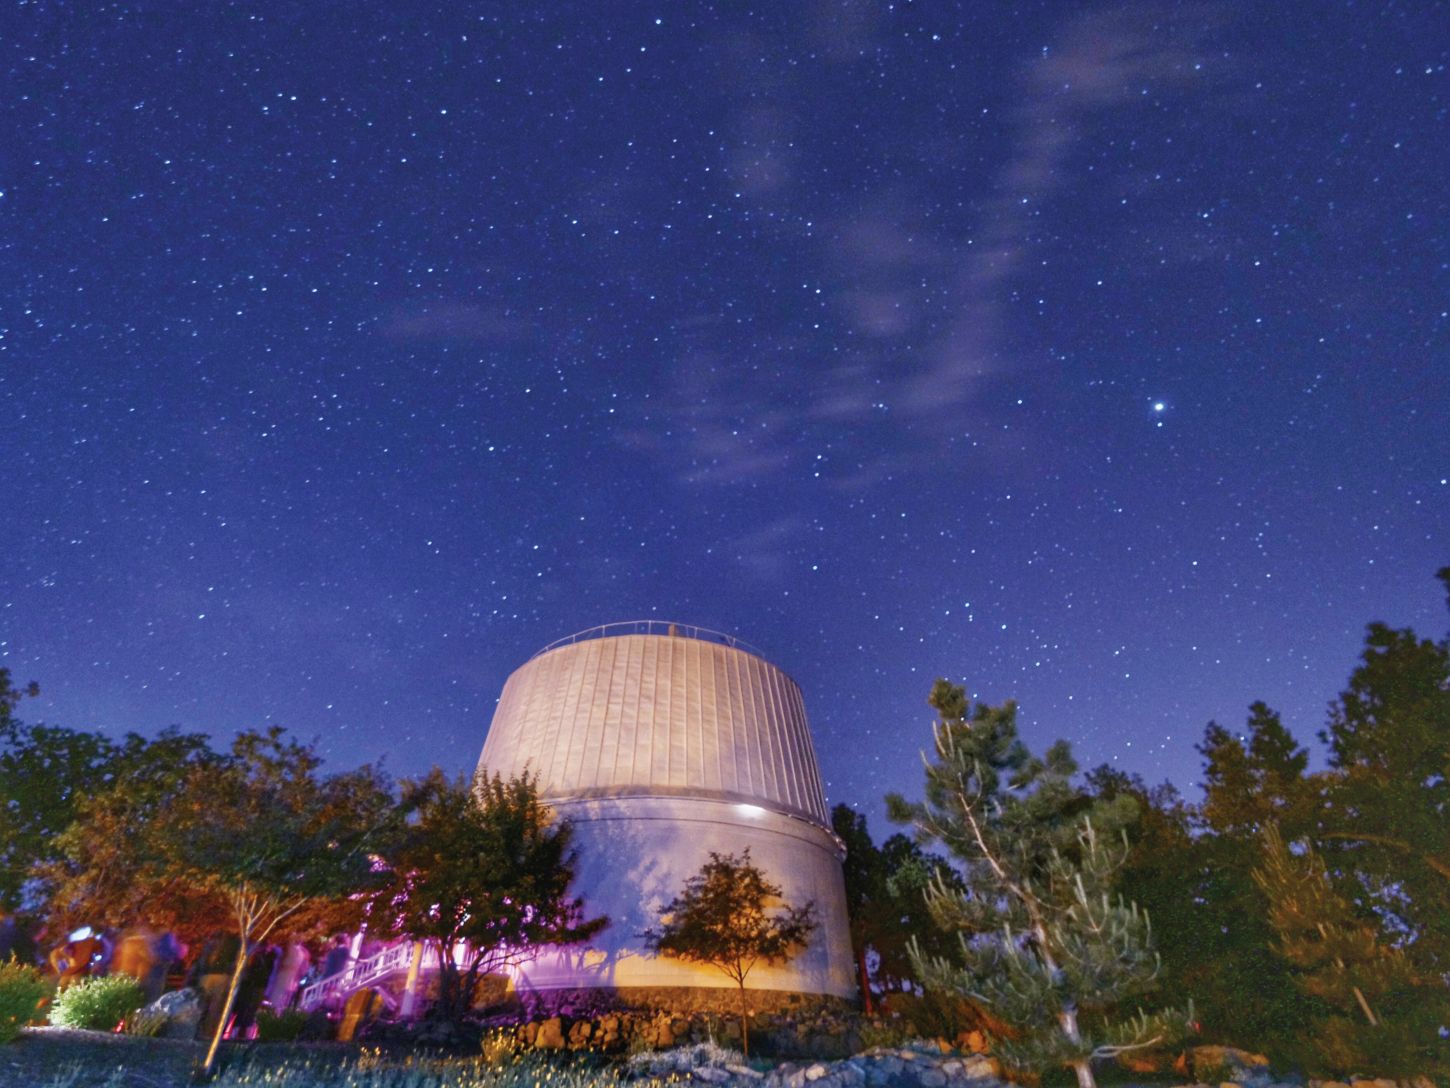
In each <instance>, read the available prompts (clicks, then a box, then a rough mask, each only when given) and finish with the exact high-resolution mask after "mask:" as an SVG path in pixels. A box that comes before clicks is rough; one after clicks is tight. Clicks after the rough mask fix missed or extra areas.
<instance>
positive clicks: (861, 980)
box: [856, 944, 876, 1016]
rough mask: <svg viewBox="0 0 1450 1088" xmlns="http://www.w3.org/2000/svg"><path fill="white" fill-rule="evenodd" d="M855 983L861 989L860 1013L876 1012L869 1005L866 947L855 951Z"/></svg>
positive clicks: (869, 987)
mask: <svg viewBox="0 0 1450 1088" xmlns="http://www.w3.org/2000/svg"><path fill="white" fill-rule="evenodd" d="M856 983H857V985H858V986H860V987H861V1011H862V1012H863V1013H864V1014H865V1015H867V1016H870V1015H872V1014H873V1013H874V1012H875V1011H876V1010H875V1008H873V1007H872V1004H871V972H870V971H868V970H866V946H865V945H864V944H863V945H862V946H861V947H860V948H859V949H857V951H856Z"/></svg>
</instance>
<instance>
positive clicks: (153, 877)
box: [37, 729, 232, 944]
mask: <svg viewBox="0 0 1450 1088" xmlns="http://www.w3.org/2000/svg"><path fill="white" fill-rule="evenodd" d="M230 758H231V757H230V756H227V755H224V754H221V753H217V752H215V751H213V750H212V749H211V747H210V745H209V743H208V740H207V737H206V736H205V735H204V734H200V733H180V732H177V731H176V730H173V729H167V730H164V731H162V732H161V733H160V734H158V735H157V736H156V737H155V738H153V739H151V740H147V739H145V738H143V737H140V736H137V735H136V734H134V733H131V734H128V735H127V736H126V737H124V738H123V739H122V740H121V741H120V742H119V743H118V744H116V745H115V746H114V747H113V749H112V751H111V755H110V757H109V765H108V772H107V773H108V778H109V785H101V784H97V785H95V786H93V787H91V789H90V790H89V791H88V794H87V796H85V797H82V798H81V799H80V800H79V801H78V802H77V804H76V806H75V814H74V818H73V820H72V822H71V824H70V825H69V826H68V827H67V828H66V829H65V830H64V831H62V832H61V833H60V834H59V835H57V836H56V838H55V840H54V844H53V846H54V851H53V852H54V857H53V858H52V859H51V860H50V861H49V862H47V863H45V864H42V865H41V866H39V867H38V869H37V872H38V873H39V875H40V876H41V877H42V878H43V884H44V885H45V887H46V889H47V899H48V904H47V912H46V913H47V919H48V923H49V927H50V929H52V930H53V931H66V930H71V929H75V928H77V927H79V926H81V925H92V926H96V925H100V924H110V925H116V926H126V925H130V924H132V923H135V922H146V923H148V924H150V925H153V926H156V927H157V928H159V929H163V930H170V931H172V932H174V933H176V934H177V936H178V937H179V938H180V939H181V940H183V941H185V942H187V943H189V944H199V943H201V942H202V941H204V940H205V939H206V938H207V937H209V936H210V935H211V934H213V933H215V932H216V931H217V930H219V929H222V928H225V927H227V926H229V925H230V924H231V921H232V919H231V917H230V912H229V911H228V910H227V909H226V906H225V903H223V902H222V901H221V900H219V899H218V898H217V897H215V896H208V895H198V894H197V888H196V887H195V885H194V884H193V883H192V882H191V881H190V880H189V879H186V878H185V877H184V876H183V874H180V873H178V872H174V871H171V872H168V871H166V870H165V868H164V866H163V865H162V864H161V859H160V858H158V857H157V856H155V854H154V852H152V851H149V849H148V847H149V841H150V828H151V825H152V822H153V821H154V820H155V818H156V817H157V815H158V814H159V813H160V812H161V811H163V810H164V809H165V808H166V806H167V805H168V804H169V803H170V802H171V801H172V799H173V798H174V797H176V796H177V795H178V794H179V793H180V792H181V790H182V789H183V788H184V787H185V786H186V783H187V781H188V777H189V775H190V774H191V773H192V771H193V769H194V768H198V767H203V766H218V765H221V764H224V763H226V762H228V761H229V759H230Z"/></svg>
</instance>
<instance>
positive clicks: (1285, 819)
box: [836, 567, 1450, 1076]
mask: <svg viewBox="0 0 1450 1088" xmlns="http://www.w3.org/2000/svg"><path fill="white" fill-rule="evenodd" d="M1439 577H1440V579H1441V580H1442V581H1443V582H1445V584H1446V588H1447V590H1450V567H1447V568H1445V569H1444V570H1441V571H1440V572H1439ZM931 701H932V704H933V706H935V707H936V709H937V710H938V712H939V714H940V720H939V722H938V726H937V757H936V759H935V760H934V761H933V762H932V763H931V764H930V765H929V766H928V775H927V800H926V802H925V803H916V804H912V803H907V802H906V801H904V800H903V799H900V798H895V799H893V804H892V806H891V807H892V815H893V817H894V818H896V819H897V820H899V821H900V822H903V823H907V824H910V825H913V826H914V827H915V828H916V830H917V836H916V837H917V841H919V842H922V843H929V842H935V843H939V844H941V845H942V846H944V847H945V848H946V849H947V850H948V851H949V852H950V853H951V854H952V855H954V860H955V861H956V862H957V869H958V871H960V872H961V873H962V874H963V875H964V876H965V878H966V885H967V890H966V891H965V892H963V891H962V889H961V888H960V886H959V885H960V881H957V883H958V886H957V887H951V886H949V885H948V883H946V882H938V883H937V885H935V886H933V885H932V884H931V883H930V882H928V884H927V895H926V900H927V907H928V909H929V911H930V913H931V916H932V918H933V920H935V921H936V922H937V923H938V925H937V930H936V932H934V933H933V934H932V935H931V944H930V945H928V944H927V943H926V942H925V941H924V940H923V942H922V944H921V945H920V946H919V947H917V948H915V949H907V950H906V951H907V952H908V953H910V954H909V955H908V956H906V957H903V955H902V953H901V947H900V943H899V939H904V938H906V937H909V936H910V933H918V934H921V933H923V932H924V930H923V926H922V920H921V918H920V916H919V914H920V912H919V911H918V912H917V913H913V909H914V908H912V907H910V906H909V905H907V904H906V903H905V902H903V900H901V899H900V898H899V891H900V888H899V887H898V886H899V885H902V884H904V885H906V886H917V887H920V886H921V877H920V875H919V874H920V873H921V871H922V868H923V864H924V857H925V858H926V859H927V860H926V862H925V863H926V864H929V865H930V864H936V865H940V864H941V863H940V862H931V861H930V860H929V859H930V858H931V855H922V854H921V853H920V852H919V851H918V852H914V853H910V854H904V853H903V850H904V849H905V846H906V845H907V843H908V840H905V839H903V838H902V837H901V836H899V835H898V836H894V837H893V838H891V839H889V840H888V841H887V843H886V845H885V847H884V848H883V849H878V848H876V847H875V846H874V845H873V844H872V842H871V839H870V836H869V835H868V834H867V829H866V826H865V821H864V820H863V819H862V818H861V817H860V816H858V815H855V814H853V813H851V812H850V811H849V810H847V809H846V808H845V807H844V806H841V807H839V808H838V809H837V812H836V826H837V830H838V833H840V834H841V835H842V837H843V838H844V839H845V840H846V842H847V845H848V848H849V849H850V850H851V851H852V853H853V854H855V857H849V856H848V859H847V863H846V865H847V887H848V891H849V896H850V900H851V906H852V909H853V911H854V912H855V913H856V915H857V918H858V921H857V924H856V931H855V932H854V933H853V938H854V939H855V941H856V950H857V952H858V954H859V955H862V956H864V955H865V953H866V949H867V948H868V947H875V948H876V949H878V950H879V951H880V953H881V963H882V967H883V973H884V974H885V975H886V976H889V977H890V978H892V979H895V980H899V979H900V978H901V976H902V975H903V974H906V975H908V976H910V977H914V978H915V979H917V980H918V981H924V982H925V983H926V985H927V989H928V992H930V991H931V990H932V989H933V988H935V989H937V990H938V991H941V990H946V991H951V992H954V993H956V994H957V996H959V997H963V998H966V999H967V1000H966V1004H967V1005H968V1006H971V1005H973V1004H977V1005H981V1006H983V1007H984V1008H985V1010H986V1011H988V1012H991V1011H994V1009H995V1011H997V1012H999V1013H1002V1014H1003V1015H1006V1016H1007V1017H1008V1019H1011V1018H1012V1014H1014V1013H1016V1014H1020V1015H1018V1017H1017V1019H1018V1020H1019V1021H1020V1023H1021V1024H1023V1025H1026V1026H1027V1027H1026V1028H1023V1029H1022V1030H1019V1031H1017V1032H1016V1036H1017V1037H1018V1038H1019V1039H1022V1040H1026V1039H1027V1037H1028V1036H1030V1035H1032V1030H1035V1029H1036V1028H1044V1029H1049V1030H1045V1031H1044V1032H1042V1033H1040V1034H1042V1036H1043V1040H1045V1042H1043V1040H1039V1042H1042V1047H1043V1049H1040V1053H1042V1054H1046V1055H1048V1058H1049V1060H1047V1061H1045V1062H1038V1063H1036V1064H1039V1065H1042V1066H1045V1065H1063V1066H1069V1067H1071V1066H1073V1065H1074V1060H1073V1055H1072V1054H1070V1053H1068V1050H1069V1049H1072V1048H1067V1049H1064V1048H1065V1046H1066V1044H1064V1043H1063V1041H1062V1039H1061V1038H1056V1039H1053V1038H1051V1036H1053V1035H1058V1036H1060V1035H1061V1031H1062V1028H1061V1014H1062V1013H1063V1011H1064V1010H1068V1011H1070V1012H1071V1015H1072V1016H1073V1017H1074V1018H1078V1019H1080V1020H1081V1021H1082V1023H1081V1024H1074V1029H1075V1030H1076V1028H1078V1027H1081V1028H1082V1034H1083V1037H1084V1038H1083V1040H1079V1039H1076V1038H1075V1039H1073V1040H1072V1042H1073V1044H1074V1045H1075V1047H1076V1050H1075V1051H1074V1053H1080V1054H1091V1053H1093V1049H1092V1045H1091V1044H1090V1043H1089V1042H1087V1041H1084V1040H1085V1039H1086V1036H1087V1035H1088V1034H1089V1031H1088V1029H1089V1027H1090V1026H1091V1025H1090V1024H1089V1021H1091V1020H1094V1019H1095V1020H1096V1021H1098V1025H1099V1027H1101V1029H1102V1030H1103V1031H1105V1032H1106V1033H1107V1034H1106V1035H1105V1036H1104V1038H1105V1039H1107V1041H1106V1042H1104V1044H1103V1045H1102V1047H1101V1048H1100V1049H1099V1050H1098V1051H1097V1054H1098V1055H1103V1054H1112V1053H1115V1052H1116V1050H1117V1049H1118V1047H1117V1046H1116V1045H1113V1044H1121V1043H1122V1041H1123V1040H1131V1039H1133V1038H1135V1037H1136V1036H1134V1030H1137V1029H1141V1030H1140V1031H1139V1035H1140V1036H1141V1037H1142V1038H1144V1039H1148V1038H1152V1039H1159V1038H1165V1037H1167V1032H1166V1028H1163V1027H1162V1024H1160V1022H1159V1021H1157V1020H1139V1021H1136V1022H1135V1023H1134V1024H1133V1025H1127V1026H1119V1027H1116V1028H1115V1027H1114V1026H1113V1025H1112V1019H1113V1016H1114V1014H1117V1015H1119V1016H1121V1015H1122V1014H1123V1013H1124V1012H1131V1011H1132V1010H1134V1009H1136V1008H1137V1007H1138V1005H1139V1003H1140V1002H1143V1003H1146V1004H1148V1005H1149V1006H1150V1007H1152V1006H1156V1007H1163V1006H1172V1005H1177V1006H1180V1007H1183V1006H1185V1005H1186V1003H1187V1002H1189V1001H1191V1002H1192V1010H1193V1011H1192V1024H1191V1027H1192V1028H1193V1029H1194V1030H1195V1031H1196V1032H1197V1034H1198V1036H1199V1038H1200V1039H1201V1041H1206V1042H1219V1043H1224V1044H1231V1045H1235V1046H1241V1047H1244V1046H1246V1047H1251V1048H1254V1049H1258V1050H1261V1051H1264V1052H1267V1053H1268V1054H1269V1055H1270V1056H1271V1057H1273V1058H1275V1059H1276V1060H1277V1061H1280V1062H1284V1063H1288V1064H1291V1065H1293V1066H1297V1067H1299V1068H1302V1069H1306V1070H1309V1071H1313V1072H1319V1073H1333V1074H1344V1073H1349V1072H1365V1071H1371V1070H1372V1071H1375V1072H1378V1073H1380V1074H1385V1073H1389V1074H1395V1073H1404V1074H1411V1073H1428V1072H1431V1071H1436V1070H1438V1071H1442V1072H1443V1071H1446V1070H1447V1069H1450V1041H1447V1032H1450V638H1445V639H1442V640H1440V641H1435V640H1433V639H1429V638H1423V637H1421V636H1419V635H1417V634H1416V633H1415V632H1414V631H1412V630H1408V629H1394V628H1391V627H1389V626H1387V625H1385V624H1382V623H1373V624H1371V625H1370V626H1369V628H1368V634H1367V637H1366V641H1365V646H1364V651H1363V654H1362V656H1361V659H1360V662H1359V664H1358V666H1357V667H1356V668H1355V669H1354V670H1353V672H1352V674H1351V675H1350V677H1349V681H1348V683H1347V685H1346V686H1345V688H1344V690H1343V691H1342V692H1341V693H1340V694H1339V696H1338V697H1337V698H1336V699H1334V700H1333V702H1332V703H1331V704H1330V707H1329V711H1328V716H1327V721H1326V723H1325V725H1324V727H1323V728H1322V729H1321V730H1320V731H1319V733H1318V739H1319V740H1320V742H1321V743H1322V744H1323V746H1324V749H1325V751H1326V752H1327V755H1328V764H1329V766H1328V769H1326V770H1323V771H1319V772H1314V773H1311V772H1310V771H1309V752H1308V750H1307V749H1306V748H1305V747H1304V745H1303V743H1301V741H1300V739H1299V738H1297V737H1295V736H1294V735H1293V734H1292V733H1291V732H1290V730H1289V729H1288V728H1287V727H1286V726H1285V725H1284V723H1283V722H1282V721H1281V720H1280V717H1279V715H1278V714H1276V713H1275V712H1274V711H1273V710H1272V709H1271V708H1270V707H1268V706H1266V705H1265V704H1263V703H1254V704H1253V705H1252V706H1251V707H1250V708H1249V711H1248V716H1247V720H1246V722H1245V723H1244V725H1243V727H1242V728H1239V729H1235V728H1229V727H1226V726H1223V725H1220V724H1218V723H1215V722H1210V723H1209V724H1208V726H1207V727H1206V729H1205V731H1204V736H1203V740H1202V742H1201V744H1200V745H1199V746H1198V750H1199V752H1200V754H1201V756H1202V758H1203V775H1202V783H1203V787H1204V792H1203V797H1202V799H1201V800H1200V801H1190V800H1189V799H1187V798H1185V797H1184V796H1183V795H1182V794H1181V793H1180V792H1179V790H1178V789H1177V788H1176V787H1174V786H1173V785H1171V784H1168V783H1164V784H1161V785H1149V784H1148V783H1146V782H1145V781H1144V780H1143V779H1142V778H1141V777H1139V776H1137V775H1129V774H1125V773H1123V772H1121V771H1119V770H1116V769H1114V768H1113V767H1111V766H1108V765H1102V766H1099V767H1097V768H1095V769H1093V770H1090V771H1088V772H1087V773H1085V774H1081V775H1079V774H1077V765H1076V763H1075V762H1073V760H1072V756H1071V752H1070V751H1069V749H1068V747H1067V745H1066V744H1065V743H1063V742H1058V744H1056V745H1054V746H1053V748H1052V749H1051V750H1049V752H1047V753H1046V754H1045V755H1044V756H1043V757H1042V758H1037V757H1034V756H1032V755H1031V754H1030V753H1028V752H1027V751H1026V749H1025V747H1023V746H1022V745H1021V742H1020V741H1019V740H1018V739H1017V733H1016V722H1015V719H1016V707H1015V705H1013V704H1011V703H1008V704H1005V705H1003V706H1000V707H991V706H977V707H971V706H969V705H968V704H967V702H966V699H965V695H964V693H963V691H962V689H961V688H958V687H956V686H954V685H951V684H948V683H946V682H945V681H939V682H938V685H937V688H936V690H935V691H934V692H933V695H932V700H931ZM1085 829H1086V835H1087V837H1086V838H1085V837H1084V831H1085ZM1115 843H1117V844H1120V848H1115V845H1114V844H1115ZM1014 866H1015V867H1014ZM1019 875H1020V882H1022V883H1028V884H1031V889H1030V890H1029V891H1027V892H1023V893H1022V894H1023V902H1024V903H1025V904H1026V907H1027V909H1026V910H1024V911H1021V912H1018V914H1017V915H1014V914H1013V913H1012V911H1011V910H1010V909H1008V908H1009V907H1010V903H1009V901H1010V900H1011V899H1012V898H1013V895H1014V894H1015V893H1016V891H1017V890H1019V889H1018V888H1017V886H1016V885H1014V884H1013V883H1012V881H1013V880H1017V879H1019ZM1084 879H1086V886H1087V887H1088V889H1089V890H1090V891H1091V893H1092V894H1091V896H1089V897H1084V896H1082V894H1081V893H1082V888H1083V882H1084ZM1059 886H1060V887H1063V888H1065V889H1066V893H1065V895H1064V896H1063V902H1062V904H1061V907H1060V911H1059V915H1058V916H1057V920H1056V921H1054V920H1053V918H1052V916H1051V912H1052V910H1053V909H1057V908H1055V907H1054V905H1053V903H1052V902H1051V900H1052V889H1053V888H1054V887H1059ZM1044 889H1046V890H1044ZM1098 893H1101V902H1102V906H1101V907H1098V906H1097V902H1098ZM1079 899H1081V900H1083V902H1081V903H1079V902H1077V901H1076V900H1079ZM1089 899H1090V900H1091V901H1089ZM1119 904H1121V906H1122V908H1123V909H1122V910H1121V911H1118V910H1117V907H1118V905H1119ZM1134 905H1136V906H1137V907H1138V908H1140V909H1141V913H1142V914H1143V915H1145V916H1146V919H1147V920H1151V926H1149V925H1148V924H1146V922H1143V923H1142V924H1140V922H1139V920H1137V919H1136V917H1135V916H1134V915H1133V913H1132V911H1131V908H1132V907H1133V906H1134ZM883 912H884V914H885V921H884V922H883V920H882V914H883ZM1114 912H1116V913H1114ZM1029 916H1033V917H1029ZM1044 918H1045V919H1046V921H1045V922H1044V921H1042V920H1043V919H1044ZM893 920H894V921H895V922H896V923H899V926H900V928H899V929H898V930H897V935H898V938H899V939H898V940H895V941H894V940H893V939H892V938H890V937H885V938H880V937H877V936H876V934H878V933H880V932H882V931H883V929H885V930H888V931H889V930H890V929H891V928H892V922H893ZM1004 920H1007V921H1008V922H1009V923H1015V924H1017V925H1019V926H1021V927H1023V928H1022V930H1021V932H1022V935H1021V936H1020V937H1017V936H1013V935H1011V931H1010V930H1009V936H1008V938H1007V939H1006V940H1005V941H1003V940H997V941H995V943H994V940H993V938H992V933H993V930H994V927H995V928H996V929H997V931H998V932H999V934H1000V931H1001V927H1002V925H1003V923H1004ZM1038 923H1041V924H1040V925H1039V929H1040V934H1037V933H1034V932H1033V929H1032V927H1033V926H1034V925H1038ZM1135 928H1136V929H1137V930H1139V931H1140V932H1138V933H1135V932H1134V931H1135ZM908 930H909V931H910V933H908V932H905V931H908ZM942 930H945V931H946V932H947V935H949V936H950V937H951V938H953V940H952V941H949V942H948V946H949V947H948V948H947V950H946V951H945V952H943V951H942V944H941V942H942V932H941V931H942ZM1105 935H1106V936H1105ZM1140 936H1141V938H1142V939H1141V940H1140V939H1139V937H1140ZM958 937H960V938H965V940H964V941H963V940H957V939H956V938H958ZM1108 938H1111V939H1108ZM1094 942H1097V943H1096V944H1094ZM953 943H954V944H955V947H954V948H953V947H951V945H952V944H953ZM1058 946H1060V947H1062V948H1065V949H1066V950H1067V952H1066V953H1065V954H1066V955H1068V956H1071V957H1075V960H1074V963H1073V964H1069V965H1068V966H1067V967H1064V966H1062V965H1059V964H1057V963H1054V962H1053V960H1052V959H1051V957H1050V955H1048V954H1049V953H1050V952H1051V950H1052V949H1053V948H1054V947H1058ZM1144 953H1149V954H1152V955H1154V956H1156V964H1154V963H1152V962H1151V961H1149V962H1148V963H1147V964H1146V966H1145V964H1144V962H1143V960H1142V956H1143V954H1144ZM1044 955H1047V960H1046V964H1047V966H1046V969H1042V968H1043V965H1042V963H1041V962H1038V961H1040V960H1041V959H1042V957H1043V956H1044ZM1033 956H1036V957H1037V961H1033V962H1031V963H1029V962H1028V961H1029V960H1030V959H1031V958H1032V957H1033ZM903 959H906V960H907V961H909V968H908V970H905V971H903V968H902V962H903ZM1154 968H1156V969H1154ZM1074 971H1076V972H1077V973H1076V974H1074ZM1034 972H1036V974H1034ZM1038 976H1040V977H1038ZM1004 979H1007V981H1006V982H1004V981H1003V980H1004ZM1034 985H1040V990H1039V991H1034V990H1033V986H1034ZM1074 985H1078V986H1086V987H1087V988H1088V989H1089V990H1093V989H1095V990H1096V993H1095V994H1088V993H1085V994H1081V995H1075V994H1072V993H1071V990H1072V988H1073V986H1074ZM1115 987H1121V992H1117V991H1115V989H1114V988H1115ZM1150 991H1152V992H1153V993H1152V998H1151V1000H1149V1001H1146V1002H1144V1001H1143V995H1145V994H1147V993H1149V992H1150ZM1094 998H1097V1000H1094ZM867 1000H868V1001H869V1000H871V998H870V997H869V996H868V998H867ZM1014 1006H1017V1007H1016V1008H1014ZM1003 1010H1005V1012H1003ZM968 1019H970V1017H969V1018H968ZM1028 1029H1032V1030H1028ZM1008 1034H1009V1035H1011V1034H1012V1032H1011V1031H1010V1029H1009V1031H1008ZM1123 1049H1131V1045H1130V1046H1125V1047H1123ZM1083 1064H1084V1065H1086V1064H1088V1063H1087V1062H1084V1063H1083ZM1084 1075H1085V1076H1086V1074H1084Z"/></svg>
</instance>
